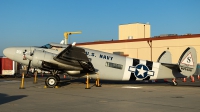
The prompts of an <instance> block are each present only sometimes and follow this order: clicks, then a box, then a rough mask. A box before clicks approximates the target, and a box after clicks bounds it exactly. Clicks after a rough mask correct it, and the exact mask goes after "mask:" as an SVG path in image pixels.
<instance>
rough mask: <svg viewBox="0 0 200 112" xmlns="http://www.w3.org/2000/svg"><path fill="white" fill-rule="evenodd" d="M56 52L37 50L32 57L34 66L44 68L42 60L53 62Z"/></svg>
mask: <svg viewBox="0 0 200 112" xmlns="http://www.w3.org/2000/svg"><path fill="white" fill-rule="evenodd" d="M53 57H54V54H52V53H49V52H46V51H42V50H35V51H34V55H33V58H32V62H31V64H32V66H35V67H39V68H42V62H43V61H46V62H51V61H52V60H53Z"/></svg>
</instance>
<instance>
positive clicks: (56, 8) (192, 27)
mask: <svg viewBox="0 0 200 112" xmlns="http://www.w3.org/2000/svg"><path fill="white" fill-rule="evenodd" d="M199 6H200V0H0V39H1V41H0V56H3V49H5V48H6V47H13V46H42V45H44V44H46V43H50V42H56V43H60V41H61V40H62V39H63V38H64V36H63V34H64V32H67V31H82V34H74V35H70V37H69V40H68V41H69V43H72V42H77V43H83V42H93V41H97V40H105V41H106V40H108V41H109V40H112V39H113V40H118V26H119V25H120V24H128V23H136V22H139V23H147V22H149V24H150V25H151V37H153V36H157V35H161V34H179V35H182V34H186V33H192V34H200V7H199Z"/></svg>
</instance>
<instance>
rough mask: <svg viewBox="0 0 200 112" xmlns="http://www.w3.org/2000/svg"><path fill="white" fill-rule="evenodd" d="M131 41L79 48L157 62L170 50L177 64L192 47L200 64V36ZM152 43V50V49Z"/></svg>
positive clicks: (85, 45) (93, 44)
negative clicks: (164, 52)
mask: <svg viewBox="0 0 200 112" xmlns="http://www.w3.org/2000/svg"><path fill="white" fill-rule="evenodd" d="M136 40H138V41H135V40H131V41H124V40H122V41H116V42H115V41H113V42H110V41H108V42H104V43H92V44H91V43H90V44H88V45H87V43H85V44H84V45H81V44H77V46H81V47H85V48H90V49H95V50H100V51H104V52H109V53H113V52H124V54H128V57H131V58H139V59H143V60H152V61H157V59H158V57H159V56H160V54H161V53H162V52H163V51H164V50H169V51H170V52H171V54H172V62H173V63H177V62H178V60H179V57H180V55H181V54H182V52H183V51H184V50H185V49H186V48H187V47H188V46H192V47H194V48H195V49H196V51H197V58H198V59H197V60H198V63H200V35H198V36H194V37H191V38H190V37H188V38H181V36H180V38H176V37H175V38H172V39H169V37H167V39H164V38H163V37H160V38H153V39H152V38H149V39H136ZM150 40H151V41H152V49H151V47H150V45H151V42H148V41H150Z"/></svg>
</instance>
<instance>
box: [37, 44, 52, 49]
mask: <svg viewBox="0 0 200 112" xmlns="http://www.w3.org/2000/svg"><path fill="white" fill-rule="evenodd" d="M40 48H46V49H51V45H50V44H46V45H43V46H41V47H40Z"/></svg>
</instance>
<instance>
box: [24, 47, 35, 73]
mask: <svg viewBox="0 0 200 112" xmlns="http://www.w3.org/2000/svg"><path fill="white" fill-rule="evenodd" d="M26 52H27V50H26V49H25V50H24V52H23V60H27V59H28V60H29V62H28V68H27V71H26V75H28V73H29V69H30V66H31V61H32V56H33V53H34V51H33V52H32V53H31V52H30V56H29V55H26V54H27V53H26ZM34 70H35V68H34Z"/></svg>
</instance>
